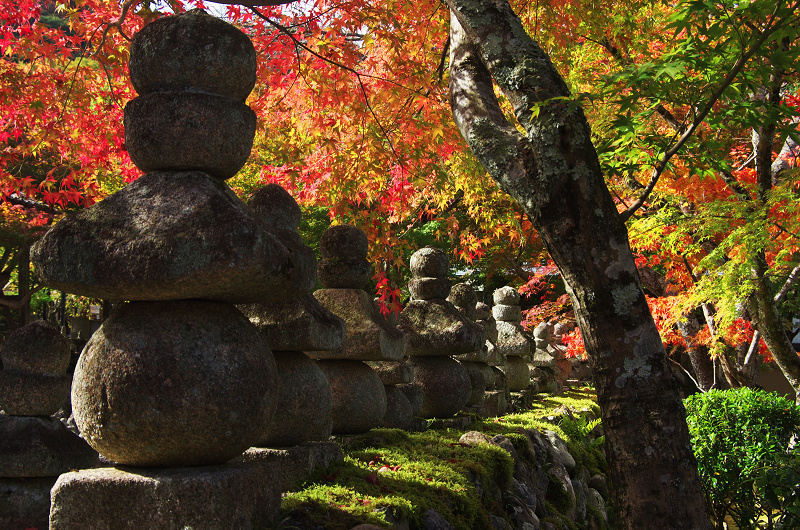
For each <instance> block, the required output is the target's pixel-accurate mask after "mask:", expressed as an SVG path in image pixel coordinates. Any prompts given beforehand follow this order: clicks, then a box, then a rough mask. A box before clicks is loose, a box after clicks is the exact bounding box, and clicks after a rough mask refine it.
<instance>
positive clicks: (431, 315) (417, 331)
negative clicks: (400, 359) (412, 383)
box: [397, 300, 485, 356]
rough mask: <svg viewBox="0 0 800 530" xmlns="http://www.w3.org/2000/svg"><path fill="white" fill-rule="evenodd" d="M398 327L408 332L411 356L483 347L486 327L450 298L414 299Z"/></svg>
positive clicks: (446, 353)
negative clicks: (463, 311)
mask: <svg viewBox="0 0 800 530" xmlns="http://www.w3.org/2000/svg"><path fill="white" fill-rule="evenodd" d="M397 328H398V329H399V330H400V331H402V332H403V333H405V334H406V337H407V341H408V346H407V348H406V351H407V355H410V356H444V355H460V354H462V353H469V352H473V351H478V350H480V349H481V348H482V347H483V343H484V341H485V334H484V331H483V328H481V327H479V326H478V325H477V324H475V323H474V322H472V321H470V320H467V319H466V318H464V317H463V316H462V315H461V313H459V312H458V309H456V307H455V306H454V305H453V304H451V303H450V302H448V301H446V300H412V301H411V302H409V303H408V305H406V307H405V309H403V312H402V313H400V322H399V324H398V325H397Z"/></svg>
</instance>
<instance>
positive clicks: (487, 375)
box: [447, 283, 506, 416]
mask: <svg viewBox="0 0 800 530" xmlns="http://www.w3.org/2000/svg"><path fill="white" fill-rule="evenodd" d="M447 300H448V301H449V302H450V303H452V304H453V306H455V308H456V309H458V311H459V312H460V313H461V315H462V316H463V317H464V318H466V319H468V320H470V321H474V322H475V323H476V324H477V325H478V327H480V328H481V329H483V332H484V335H485V337H486V340H485V341H484V342H483V345H482V347H481V349H480V350H477V351H474V352H469V353H463V354H461V355H456V356H455V359H456V360H457V361H458V362H459V363H461V366H463V367H464V369H465V370H466V371H467V374H468V375H469V378H470V383H471V385H472V393H471V395H470V398H469V400H468V401H467V403H466V407H465V409H464V410H465V411H469V412H475V413H477V414H479V415H481V416H501V415H502V414H504V413H505V410H506V399H505V397H506V396H505V390H506V388H505V377H504V376H503V374H502V372H500V370H498V369H497V368H494V367H492V366H490V365H489V364H488V363H489V361H497V360H498V358H497V357H498V355H497V352H496V350H495V347H494V341H495V340H496V339H497V328H496V327H495V323H494V319H493V318H492V314H491V309H490V308H489V306H488V305H486V304H484V303H483V302H478V296H477V294H476V293H475V290H474V289H473V288H472V286H471V285H469V284H468V283H457V284H456V285H454V286H453V288H452V289H451V290H450V295H449V296H448V297H447ZM498 373H499V374H500V375H501V376H503V377H498V375H497V374H498Z"/></svg>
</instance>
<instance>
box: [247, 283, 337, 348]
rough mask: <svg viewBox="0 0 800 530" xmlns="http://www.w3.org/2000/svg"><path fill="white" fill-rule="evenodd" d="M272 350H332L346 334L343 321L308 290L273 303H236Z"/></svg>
mask: <svg viewBox="0 0 800 530" xmlns="http://www.w3.org/2000/svg"><path fill="white" fill-rule="evenodd" d="M238 308H239V310H240V311H241V312H242V313H244V315H245V316H246V317H247V318H249V319H250V322H252V323H253V324H254V325H255V327H256V328H258V332H259V333H260V334H261V338H263V339H264V341H265V342H266V343H267V345H268V346H269V347H270V349H271V350H272V351H313V350H320V351H322V350H335V349H338V348H341V347H342V343H343V342H344V337H345V324H344V320H342V319H341V318H339V317H338V316H336V315H334V314H333V313H331V312H330V311H328V310H327V309H325V307H323V306H322V305H320V303H319V302H317V299H316V298H314V295H312V294H311V293H308V294H305V295H303V296H298V297H297V298H292V299H290V300H286V301H283V302H276V303H274V304H247V305H240V306H238Z"/></svg>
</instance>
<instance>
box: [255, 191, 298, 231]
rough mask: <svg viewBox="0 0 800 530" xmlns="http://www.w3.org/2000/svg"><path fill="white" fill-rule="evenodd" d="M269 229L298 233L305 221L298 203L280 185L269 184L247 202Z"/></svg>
mask: <svg viewBox="0 0 800 530" xmlns="http://www.w3.org/2000/svg"><path fill="white" fill-rule="evenodd" d="M247 205H248V206H249V207H250V208H252V209H253V210H254V211H255V212H256V214H258V217H259V218H260V219H261V220H262V221H264V222H265V223H266V224H267V226H268V227H276V228H285V229H287V230H291V231H293V232H296V231H297V229H298V228H299V227H300V221H302V219H303V212H302V211H301V210H300V206H298V205H297V201H295V200H294V197H292V196H291V195H290V194H289V192H288V191H286V190H285V189H283V187H281V186H280V185H278V184H267V185H266V186H264V187H263V188H261V189H260V190H258V191H256V192H255V193H254V194H253V195H252V196H251V197H250V200H248V201H247Z"/></svg>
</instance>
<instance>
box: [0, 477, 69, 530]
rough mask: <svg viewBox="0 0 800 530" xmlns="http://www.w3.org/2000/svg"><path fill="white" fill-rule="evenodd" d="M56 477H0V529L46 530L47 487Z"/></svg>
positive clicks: (47, 509) (47, 514)
mask: <svg viewBox="0 0 800 530" xmlns="http://www.w3.org/2000/svg"><path fill="white" fill-rule="evenodd" d="M56 478H57V477H42V478H0V528H2V529H3V530H26V529H29V528H38V529H40V530H44V529H45V528H47V520H48V517H49V515H50V488H52V487H53V484H54V483H55V481H56Z"/></svg>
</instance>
